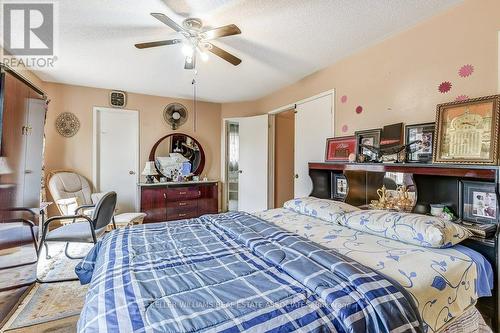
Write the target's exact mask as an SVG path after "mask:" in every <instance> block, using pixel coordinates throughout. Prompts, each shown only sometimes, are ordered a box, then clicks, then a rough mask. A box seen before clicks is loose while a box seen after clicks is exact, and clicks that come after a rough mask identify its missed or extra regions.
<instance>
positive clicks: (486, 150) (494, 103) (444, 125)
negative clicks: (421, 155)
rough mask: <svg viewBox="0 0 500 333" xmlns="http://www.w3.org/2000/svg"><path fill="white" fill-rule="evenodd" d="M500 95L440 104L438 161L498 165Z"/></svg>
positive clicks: (437, 115)
mask: <svg viewBox="0 0 500 333" xmlns="http://www.w3.org/2000/svg"><path fill="white" fill-rule="evenodd" d="M499 102H500V95H495V96H488V97H481V98H474V99H469V100H467V101H463V102H452V103H446V104H439V105H438V106H437V111H436V140H435V141H436V142H435V145H434V162H435V163H477V164H497V160H498V126H499V117H500V109H499V107H500V103H499Z"/></svg>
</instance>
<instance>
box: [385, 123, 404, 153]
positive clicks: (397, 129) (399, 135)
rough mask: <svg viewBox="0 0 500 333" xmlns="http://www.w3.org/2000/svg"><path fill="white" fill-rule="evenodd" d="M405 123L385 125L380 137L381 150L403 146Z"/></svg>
mask: <svg viewBox="0 0 500 333" xmlns="http://www.w3.org/2000/svg"><path fill="white" fill-rule="evenodd" d="M403 128H404V125H403V123H397V124H391V125H385V126H384V127H383V128H382V134H381V135H380V148H392V147H397V146H400V145H402V144H403V139H404V138H403Z"/></svg>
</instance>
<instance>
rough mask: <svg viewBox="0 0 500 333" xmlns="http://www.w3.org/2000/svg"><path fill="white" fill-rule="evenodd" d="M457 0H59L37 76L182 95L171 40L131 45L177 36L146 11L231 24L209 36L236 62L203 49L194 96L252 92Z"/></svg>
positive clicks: (188, 75)
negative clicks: (224, 33)
mask: <svg viewBox="0 0 500 333" xmlns="http://www.w3.org/2000/svg"><path fill="white" fill-rule="evenodd" d="M459 2H461V0H164V1H161V0H140V1H139V0H60V1H58V12H59V15H58V16H59V24H58V28H59V29H58V30H59V38H58V45H59V47H58V61H57V63H56V68H54V69H51V70H40V71H38V72H37V73H38V74H39V76H40V77H41V78H42V79H43V80H46V81H53V82H60V83H68V84H75V85H83V86H91V87H99V88H108V89H111V88H113V89H121V90H125V91H129V92H136V93H144V94H150V95H159V96H172V97H191V96H192V86H191V81H192V79H193V75H194V72H193V71H188V70H184V68H183V67H184V57H183V55H182V52H181V47H180V45H174V46H164V47H157V48H154V49H147V50H138V49H136V48H135V47H134V43H138V42H146V41H154V40H162V39H169V38H175V37H178V35H177V34H176V33H175V32H174V31H173V30H171V29H170V28H169V27H167V26H165V25H163V24H162V23H160V22H159V21H157V20H156V19H154V18H153V17H152V16H150V13H151V12H161V13H164V14H166V15H168V16H170V17H171V18H173V19H175V20H176V21H177V22H178V23H181V22H182V20H183V19H184V18H186V17H200V18H201V19H203V21H204V23H205V25H207V26H210V27H217V26H222V25H226V24H230V23H234V24H236V25H238V26H239V27H240V29H241V31H242V34H241V35H238V36H231V37H226V38H222V39H219V40H217V41H215V42H214V44H216V45H217V46H219V47H222V48H224V49H226V50H228V51H230V52H233V53H234V54H235V55H236V56H238V57H240V58H241V59H242V60H243V62H242V63H241V64H240V65H239V66H237V67H234V66H232V65H231V64H229V63H227V62H225V61H223V60H222V59H220V58H217V57H215V56H214V55H212V54H210V59H209V60H208V62H206V63H203V62H201V61H198V64H197V68H198V74H197V82H198V97H199V98H200V99H202V100H207V101H214V102H234V101H243V100H253V99H257V98H259V97H262V96H264V95H267V94H269V93H271V92H272V91H274V90H277V89H279V88H281V87H283V86H286V85H288V84H290V83H293V82H295V81H297V80H299V79H300V78H302V77H304V76H306V75H308V74H311V73H313V72H315V71H317V70H319V69H321V68H324V67H326V66H328V65H330V64H332V63H334V62H335V61H337V60H339V59H341V58H342V57H345V56H347V55H349V54H351V53H353V52H355V51H357V50H359V49H362V48H364V47H367V46H369V45H372V44H374V43H376V42H377V41H380V40H382V39H383V38H386V37H388V36H390V35H393V34H395V33H397V32H399V31H402V30H404V29H405V28H408V27H411V26H412V25H415V24H416V23H418V22H419V21H422V20H424V19H426V18H428V17H430V16H433V15H435V14H437V13H439V12H441V11H444V10H445V9H447V8H449V7H450V6H452V5H454V4H457V3H459Z"/></svg>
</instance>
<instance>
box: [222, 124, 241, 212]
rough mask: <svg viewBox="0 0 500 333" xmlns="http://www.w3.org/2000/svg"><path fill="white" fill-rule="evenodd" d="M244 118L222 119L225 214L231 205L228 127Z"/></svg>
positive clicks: (223, 209)
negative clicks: (228, 169)
mask: <svg viewBox="0 0 500 333" xmlns="http://www.w3.org/2000/svg"><path fill="white" fill-rule="evenodd" d="M241 118H242V117H231V118H222V136H221V138H222V140H221V141H222V142H221V154H220V156H221V182H222V185H223V186H222V192H221V193H222V200H221V210H222V211H223V212H225V211H227V210H228V203H229V191H228V187H229V182H228V180H227V178H228V177H229V174H228V172H227V163H226V161H227V145H228V143H229V142H228V138H227V125H228V123H239V120H240V119H241Z"/></svg>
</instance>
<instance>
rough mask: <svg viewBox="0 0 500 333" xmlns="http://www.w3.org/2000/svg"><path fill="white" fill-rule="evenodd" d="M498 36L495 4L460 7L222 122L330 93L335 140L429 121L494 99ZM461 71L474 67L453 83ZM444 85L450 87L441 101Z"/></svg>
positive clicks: (237, 106)
mask: <svg viewBox="0 0 500 333" xmlns="http://www.w3.org/2000/svg"><path fill="white" fill-rule="evenodd" d="M499 31H500V1H498V0H466V1H465V2H464V3H463V4H461V5H458V6H456V7H453V8H452V9H450V10H449V11H447V12H445V13H443V14H440V15H438V16H435V17H433V18H431V19H429V20H427V21H424V22H422V23H420V24H418V25H416V26H415V27H413V28H411V29H409V30H407V31H405V32H402V33H399V34H397V35H395V36H393V37H391V38H388V39H386V40H384V41H382V42H381V43H378V44H376V45H374V46H372V47H369V48H367V49H364V50H362V51H359V52H358V53H356V54H353V55H351V56H349V57H347V58H345V59H343V60H341V61H339V62H337V63H335V64H333V65H331V66H329V67H327V68H325V69H323V70H321V71H319V72H316V73H314V74H312V75H310V76H307V77H305V78H304V79H302V80H300V81H298V82H296V83H294V84H292V85H289V86H287V87H285V88H283V89H281V90H278V91H276V92H273V93H271V94H270V95H268V96H266V97H264V98H261V99H259V100H257V101H254V102H244V103H231V104H223V105H222V116H223V117H237V116H239V115H240V114H242V115H252V114H254V115H255V114H262V113H266V112H269V111H271V110H273V109H276V108H279V107H281V106H283V105H287V104H290V103H294V102H296V101H298V100H301V99H304V98H307V97H309V96H313V95H316V94H318V93H320V92H323V91H327V90H330V89H332V88H334V89H335V93H336V101H335V134H336V135H347V134H352V133H353V132H354V131H355V130H360V129H367V128H375V127H381V126H383V125H385V124H390V123H395V122H401V121H402V122H404V123H406V124H412V123H420V122H428V121H434V116H435V109H436V104H438V103H443V102H449V101H453V100H455V98H456V97H457V96H458V95H467V96H469V97H479V96H485V95H491V94H496V93H497V81H498V32H499ZM332 42H334V41H332ZM464 64H472V65H473V66H474V72H473V74H472V75H471V76H469V77H467V78H462V77H460V76H459V75H458V70H459V68H460V67H461V66H462V65H464ZM443 81H450V82H451V83H452V85H453V86H452V89H451V91H449V92H448V93H445V94H442V93H440V92H439V91H438V85H439V84H440V83H441V82H443ZM343 95H346V96H347V102H346V103H342V102H341V101H340V99H341V97H342V96H343ZM358 105H360V106H362V107H363V112H362V113H360V114H357V113H356V112H355V109H356V107H357V106H358ZM344 126H345V127H344ZM343 128H344V129H345V131H343Z"/></svg>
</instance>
